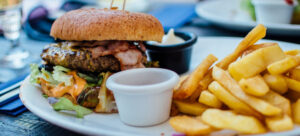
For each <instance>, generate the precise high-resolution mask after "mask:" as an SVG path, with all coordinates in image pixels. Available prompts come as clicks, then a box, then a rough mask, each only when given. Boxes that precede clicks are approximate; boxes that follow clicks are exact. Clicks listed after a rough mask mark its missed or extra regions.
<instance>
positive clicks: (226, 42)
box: [20, 37, 300, 136]
mask: <svg viewBox="0 0 300 136" xmlns="http://www.w3.org/2000/svg"><path fill="white" fill-rule="evenodd" d="M241 40H242V39H241V38H231V37H201V38H198V42H197V43H196V44H195V46H194V48H193V55H192V64H191V69H193V68H195V67H196V66H197V65H198V64H199V63H200V62H201V60H203V59H204V58H205V56H207V55H208V54H210V53H212V54H214V55H216V56H217V57H218V58H223V57H225V56H226V55H227V54H229V53H230V52H232V51H233V50H234V48H235V47H236V46H237V45H238V43H239V42H240V41H241ZM261 42H266V40H262V41H261ZM273 42H274V41H273ZM279 45H280V46H281V47H282V48H283V49H284V50H290V49H296V48H298V49H299V48H300V45H297V44H292V43H286V42H279ZM20 98H21V100H22V101H23V103H24V105H25V106H26V107H27V108H28V109H29V110H30V111H31V112H33V113H34V114H36V115H37V116H39V117H41V118H42V119H45V120H46V121H49V122H51V123H52V124H55V125H57V126H60V127H63V128H66V129H69V130H72V131H76V132H78V133H82V134H85V135H131V136H132V135H161V134H164V135H166V136H169V135H172V134H173V133H175V132H174V130H173V129H172V128H171V127H170V125H169V124H168V122H165V123H163V124H160V125H156V126H152V127H131V126H127V125H124V124H123V123H122V122H121V121H120V119H119V116H118V114H95V113H93V114H90V115H87V116H85V117H84V118H83V119H79V118H76V117H74V116H70V115H68V114H67V113H62V112H56V111H54V110H53V109H52V107H51V106H50V105H49V104H48V102H47V100H46V99H45V98H44V97H43V96H42V93H41V91H40V88H39V87H36V86H33V85H31V84H30V83H29V78H27V79H26V80H25V81H24V83H23V85H22V87H21V89H20ZM224 132H226V133H232V132H231V131H222V132H221V133H224ZM295 134H300V128H295V129H294V130H292V131H288V132H283V133H276V135H295ZM267 135H274V133H268V134H267Z"/></svg>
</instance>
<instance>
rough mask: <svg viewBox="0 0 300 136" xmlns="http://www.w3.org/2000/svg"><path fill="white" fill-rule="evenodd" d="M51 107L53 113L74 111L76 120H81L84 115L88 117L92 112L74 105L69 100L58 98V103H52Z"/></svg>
mask: <svg viewBox="0 0 300 136" xmlns="http://www.w3.org/2000/svg"><path fill="white" fill-rule="evenodd" d="M52 107H53V109H54V110H55V111H61V110H68V111H75V112H76V116H77V117H78V118H83V117H84V116H85V115H88V114H90V113H92V112H93V111H92V110H90V109H88V108H85V107H82V106H80V105H74V104H73V103H72V102H71V101H70V100H69V99H67V98H65V97H61V98H59V100H58V102H57V103H54V104H53V105H52Z"/></svg>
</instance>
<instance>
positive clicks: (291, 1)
mask: <svg viewBox="0 0 300 136" xmlns="http://www.w3.org/2000/svg"><path fill="white" fill-rule="evenodd" d="M285 2H286V3H287V4H288V5H293V4H294V1H293V0H285Z"/></svg>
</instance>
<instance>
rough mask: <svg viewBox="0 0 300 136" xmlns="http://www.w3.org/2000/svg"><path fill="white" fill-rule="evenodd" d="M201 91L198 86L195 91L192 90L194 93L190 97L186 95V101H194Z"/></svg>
mask: <svg viewBox="0 0 300 136" xmlns="http://www.w3.org/2000/svg"><path fill="white" fill-rule="evenodd" d="M201 92H202V89H201V87H200V86H198V87H197V89H196V91H194V93H193V94H192V95H191V96H190V97H188V98H187V99H186V101H188V102H196V101H197V100H198V98H199V96H200V94H201Z"/></svg>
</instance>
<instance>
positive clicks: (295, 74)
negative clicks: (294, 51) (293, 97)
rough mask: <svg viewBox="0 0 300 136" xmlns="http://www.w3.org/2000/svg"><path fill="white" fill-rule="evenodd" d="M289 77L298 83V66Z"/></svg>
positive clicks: (299, 73)
mask: <svg viewBox="0 0 300 136" xmlns="http://www.w3.org/2000/svg"><path fill="white" fill-rule="evenodd" d="M290 77H291V78H292V79H295V80H297V81H300V66H298V67H296V68H294V69H292V70H291V71H290Z"/></svg>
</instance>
